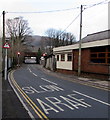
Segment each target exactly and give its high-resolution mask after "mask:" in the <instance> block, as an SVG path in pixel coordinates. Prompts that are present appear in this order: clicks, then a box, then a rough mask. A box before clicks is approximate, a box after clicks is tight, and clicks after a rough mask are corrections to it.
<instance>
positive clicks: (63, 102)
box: [37, 94, 91, 114]
mask: <svg viewBox="0 0 110 120" xmlns="http://www.w3.org/2000/svg"><path fill="white" fill-rule="evenodd" d="M74 96H75V94H70V95H67V97H64V96H59V97H60V98H56V97H45V100H47V102H48V103H46V102H44V101H42V100H41V99H37V101H38V103H39V104H40V105H41V107H42V109H43V111H44V112H45V113H46V114H49V111H54V112H60V111H61V112H63V111H64V107H67V108H68V109H70V110H75V109H79V107H84V108H87V107H91V105H89V104H88V103H86V102H84V101H82V100H84V99H78V98H75V97H74ZM49 103H50V104H49ZM53 105H54V107H55V108H54V107H52V106H53Z"/></svg>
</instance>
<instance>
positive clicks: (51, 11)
mask: <svg viewBox="0 0 110 120" xmlns="http://www.w3.org/2000/svg"><path fill="white" fill-rule="evenodd" d="M79 8H80V7H74V8H68V9H59V10H47V11H36V12H7V13H18V14H34V13H54V12H63V11H71V10H75V9H79Z"/></svg>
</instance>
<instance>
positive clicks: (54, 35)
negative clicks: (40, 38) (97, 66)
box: [46, 28, 76, 49]
mask: <svg viewBox="0 0 110 120" xmlns="http://www.w3.org/2000/svg"><path fill="white" fill-rule="evenodd" d="M46 34H47V36H48V46H50V48H52V49H53V47H59V46H65V45H72V44H74V43H75V42H76V38H75V36H74V35H73V34H72V33H70V32H69V33H68V32H63V31H61V30H56V29H53V28H50V29H48V30H47V31H46Z"/></svg>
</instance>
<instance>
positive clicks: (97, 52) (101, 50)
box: [90, 47, 110, 64]
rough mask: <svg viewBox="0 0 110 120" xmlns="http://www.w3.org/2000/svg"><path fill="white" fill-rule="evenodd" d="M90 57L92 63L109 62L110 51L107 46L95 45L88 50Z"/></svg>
mask: <svg viewBox="0 0 110 120" xmlns="http://www.w3.org/2000/svg"><path fill="white" fill-rule="evenodd" d="M90 59H91V62H92V63H102V64H103V63H104V64H109V63H110V51H109V48H108V47H96V48H91V50H90Z"/></svg>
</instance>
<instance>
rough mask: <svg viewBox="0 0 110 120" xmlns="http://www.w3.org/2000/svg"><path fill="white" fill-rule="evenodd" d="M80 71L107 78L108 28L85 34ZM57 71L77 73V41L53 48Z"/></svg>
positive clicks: (109, 56) (109, 64) (109, 55)
mask: <svg viewBox="0 0 110 120" xmlns="http://www.w3.org/2000/svg"><path fill="white" fill-rule="evenodd" d="M81 48H82V49H81V73H82V75H91V76H93V77H95V78H103V79H109V78H110V77H109V75H110V30H106V31H101V32H97V33H93V34H89V35H87V36H86V37H85V38H83V39H82V47H81ZM53 52H54V54H55V57H56V60H57V63H56V64H57V65H56V68H57V71H60V72H63V73H72V74H77V72H78V56H79V43H78V42H77V43H76V44H73V45H69V46H62V47H57V48H54V49H53Z"/></svg>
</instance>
